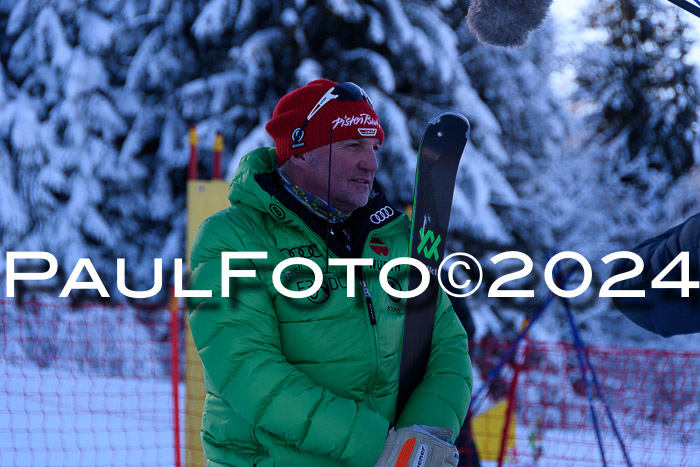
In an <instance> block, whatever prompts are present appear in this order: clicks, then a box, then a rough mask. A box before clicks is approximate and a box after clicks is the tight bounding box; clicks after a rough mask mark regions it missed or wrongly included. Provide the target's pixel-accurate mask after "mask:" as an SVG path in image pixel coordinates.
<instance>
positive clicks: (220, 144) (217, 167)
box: [211, 131, 224, 180]
mask: <svg viewBox="0 0 700 467" xmlns="http://www.w3.org/2000/svg"><path fill="white" fill-rule="evenodd" d="M223 150H224V135H222V134H221V132H220V131H217V132H216V138H215V139H214V168H213V170H212V176H211V178H212V179H214V180H216V179H219V178H221V153H222V152H223Z"/></svg>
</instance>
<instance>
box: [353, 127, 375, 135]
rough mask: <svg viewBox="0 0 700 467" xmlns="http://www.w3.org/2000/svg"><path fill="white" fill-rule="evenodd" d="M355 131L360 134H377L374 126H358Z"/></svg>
mask: <svg viewBox="0 0 700 467" xmlns="http://www.w3.org/2000/svg"><path fill="white" fill-rule="evenodd" d="M357 132H358V133H359V134H360V135H362V136H377V129H376V128H358V129H357Z"/></svg>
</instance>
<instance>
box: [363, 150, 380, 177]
mask: <svg viewBox="0 0 700 467" xmlns="http://www.w3.org/2000/svg"><path fill="white" fill-rule="evenodd" d="M358 166H359V167H360V168H361V169H362V170H367V171H370V172H376V171H377V169H378V168H379V164H378V163H377V151H376V150H375V149H374V148H373V147H371V148H367V149H365V150H364V151H362V156H361V157H360V160H359V163H358Z"/></svg>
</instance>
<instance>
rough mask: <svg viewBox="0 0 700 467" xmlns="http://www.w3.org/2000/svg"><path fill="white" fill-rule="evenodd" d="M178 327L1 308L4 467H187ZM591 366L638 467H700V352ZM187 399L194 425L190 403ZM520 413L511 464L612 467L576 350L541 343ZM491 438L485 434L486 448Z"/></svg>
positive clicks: (492, 400)
mask: <svg viewBox="0 0 700 467" xmlns="http://www.w3.org/2000/svg"><path fill="white" fill-rule="evenodd" d="M171 316H172V314H171V313H170V312H169V311H168V310H167V309H165V308H145V307H124V306H111V305H109V306H108V305H89V306H87V305H81V306H80V307H79V308H73V307H71V306H70V305H64V304H39V303H24V304H22V305H19V304H18V303H16V302H14V301H0V326H1V329H2V336H1V337H0V356H1V358H0V379H2V388H1V389H0V465H2V466H39V465H41V466H54V465H55V466H59V465H71V466H73V465H86V466H88V465H89V466H92V465H120V466H121V465H130V466H135V465H168V466H172V465H175V463H176V458H177V456H176V444H177V443H176V440H178V441H179V440H180V439H181V436H183V432H184V429H185V428H184V424H183V423H180V426H179V431H180V433H177V434H176V431H175V430H176V424H175V412H176V408H175V407H176V404H175V399H174V392H175V391H174V386H173V381H172V379H173V378H172V371H171V370H172V369H173V348H174V346H173V341H171V339H170V338H171V334H172V332H171V330H172V329H178V330H179V332H178V333H177V334H178V335H177V336H176V339H175V341H174V343H175V344H177V349H178V350H177V351H176V352H175V353H176V355H177V357H178V359H179V361H180V362H183V364H184V350H183V347H182V345H181V342H182V329H183V328H182V323H181V322H180V323H179V324H177V323H176V326H177V327H176V328H173V327H172V325H171V321H170V318H171ZM179 316H180V318H182V316H183V314H182V311H180V312H179ZM506 348H507V345H505V344H504V343H503V342H500V341H498V340H496V339H482V341H481V342H479V343H477V344H472V350H471V354H472V360H473V364H474V368H475V389H476V388H477V387H478V385H479V377H480V376H481V375H486V374H487V373H488V372H489V371H490V369H491V368H492V367H493V366H494V365H495V363H496V362H497V361H498V360H499V358H500V356H501V355H503V353H504V352H505V350H506ZM588 357H589V359H590V361H591V364H592V365H593V367H594V368H595V369H596V371H597V375H598V377H599V379H600V382H601V385H602V387H603V391H604V395H605V397H606V399H607V402H608V403H609V405H610V407H611V410H612V413H613V416H614V417H615V421H616V423H617V426H618V428H619V430H620V433H621V437H622V440H623V442H624V444H625V446H626V449H627V452H628V453H629V457H630V459H631V461H632V464H633V465H658V466H678V465H687V466H691V465H699V463H698V459H700V353H692V352H667V351H660V350H650V349H645V350H640V349H630V348H596V347H591V348H589V349H588ZM178 366H179V365H178ZM183 374H184V372H183V371H182V368H180V371H179V372H178V375H183ZM512 375H513V366H512V365H511V364H508V365H506V367H505V369H504V371H503V372H502V374H501V375H499V377H498V378H496V379H495V380H494V382H493V383H492V384H491V385H490V388H489V389H490V390H489V395H488V397H487V399H486V400H485V402H484V403H483V404H481V409H480V412H484V411H486V410H487V409H488V408H489V407H493V406H496V405H497V402H498V401H499V400H501V399H502V398H505V397H506V396H507V395H508V393H509V389H510V387H509V386H510V381H511V377H512ZM175 379H176V380H178V381H182V379H181V377H178V378H175ZM177 387H178V389H179V396H180V401H179V402H180V403H179V411H180V412H181V416H184V413H185V412H186V411H187V410H188V407H190V406H191V404H190V403H188V402H190V401H187V398H186V395H185V394H184V393H185V390H184V384H183V383H182V382H179V383H178V385H177ZM591 390H592V391H593V394H595V391H594V389H593V388H591ZM515 403H516V406H515V409H514V413H515V418H514V421H515V423H514V435H515V441H514V443H509V447H508V450H507V456H506V459H505V460H506V461H505V465H563V466H568V465H602V463H601V454H600V450H599V447H598V441H597V438H596V433H595V430H594V428H593V424H592V421H591V415H590V410H589V406H588V400H587V397H586V388H585V385H584V383H583V379H582V378H581V372H580V369H579V366H578V359H577V356H576V352H575V349H574V348H573V347H572V346H571V345H570V344H563V343H545V342H529V343H528V347H527V352H526V354H525V359H524V363H523V365H522V368H521V371H520V375H519V378H518V385H517V388H516V391H515ZM594 407H595V411H596V413H597V416H598V420H599V422H600V432H601V441H602V445H603V448H604V453H605V456H606V460H607V463H608V465H626V464H625V461H624V457H623V454H622V451H621V449H620V446H619V444H618V441H617V439H616V438H615V436H614V433H613V430H612V426H611V424H610V421H609V420H608V419H607V418H606V416H605V411H604V407H603V404H602V402H601V401H600V400H599V399H597V398H594ZM195 416H198V414H195ZM475 416H476V417H478V416H479V413H477V414H476V415H475ZM500 423H501V426H502V418H501V421H500ZM493 432H495V433H500V431H499V430H498V429H496V430H494V431H493ZM488 436H490V432H489V431H488V430H481V431H480V432H476V433H475V437H477V438H481V442H483V439H484V438H485V437H488ZM182 442H183V443H184V441H182ZM477 444H479V442H478V443H477ZM498 444H499V445H500V443H498ZM184 448H186V446H184V444H183V449H184ZM183 459H184V457H183ZM495 464H496V461H495V460H490V461H489V460H485V459H483V460H482V465H484V466H487V465H495Z"/></svg>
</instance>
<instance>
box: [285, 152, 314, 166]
mask: <svg viewBox="0 0 700 467" xmlns="http://www.w3.org/2000/svg"><path fill="white" fill-rule="evenodd" d="M311 157H312V156H311V152H305V153H303V154H297V155H294V156H290V157H289V159H287V163H288V164H291V165H292V166H293V167H294V168H296V169H302V170H306V167H307V166H308V165H309V163H310V161H311Z"/></svg>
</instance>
